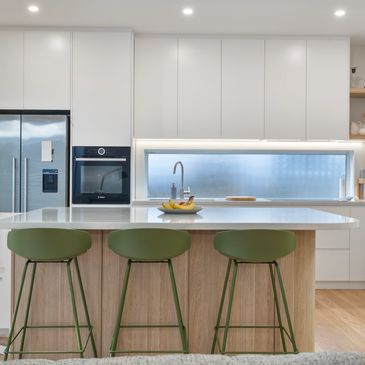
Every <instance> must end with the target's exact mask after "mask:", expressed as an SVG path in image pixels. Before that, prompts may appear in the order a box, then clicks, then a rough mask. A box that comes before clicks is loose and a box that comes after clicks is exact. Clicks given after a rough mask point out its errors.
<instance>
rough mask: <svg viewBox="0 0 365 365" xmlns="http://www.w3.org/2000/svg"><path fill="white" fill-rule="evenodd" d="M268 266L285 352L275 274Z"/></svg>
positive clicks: (284, 345)
mask: <svg viewBox="0 0 365 365" xmlns="http://www.w3.org/2000/svg"><path fill="white" fill-rule="evenodd" d="M269 267H270V277H271V284H272V290H273V293H274V302H275V309H276V315H277V317H278V322H279V326H280V337H281V343H282V345H283V351H284V352H287V351H286V343H285V334H284V329H283V322H282V321H281V313H280V307H279V301H278V293H277V290H276V285H275V276H274V271H273V268H272V264H271V263H270V264H269ZM274 325H275V324H274ZM274 352H276V351H275V348H274Z"/></svg>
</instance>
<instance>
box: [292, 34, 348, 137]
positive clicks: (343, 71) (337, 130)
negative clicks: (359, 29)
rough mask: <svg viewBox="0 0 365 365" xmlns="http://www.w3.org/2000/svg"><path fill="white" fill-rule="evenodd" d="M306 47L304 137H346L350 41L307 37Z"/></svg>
mask: <svg viewBox="0 0 365 365" xmlns="http://www.w3.org/2000/svg"><path fill="white" fill-rule="evenodd" d="M307 49H308V51H307V53H308V58H307V62H308V64H307V80H308V81H307V85H308V88H307V138H308V139H335V140H336V139H338V140H343V139H348V138H349V133H348V127H349V70H350V64H349V59H350V56H349V41H348V40H335V39H332V40H331V39H326V40H308V42H307ZM293 81H294V82H295V79H294V80H293Z"/></svg>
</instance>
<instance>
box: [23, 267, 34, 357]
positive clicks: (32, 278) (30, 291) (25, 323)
mask: <svg viewBox="0 0 365 365" xmlns="http://www.w3.org/2000/svg"><path fill="white" fill-rule="evenodd" d="M36 269H37V263H36V262H33V270H32V277H31V280H30V286H29V294H28V301H27V307H26V311H25V317H24V327H23V333H22V339H21V342H20V349H19V352H20V354H19V359H22V358H23V354H22V352H23V349H24V341H25V333H26V331H27V326H28V319H29V310H30V302H31V301H32V294H33V286H34V278H35V272H36Z"/></svg>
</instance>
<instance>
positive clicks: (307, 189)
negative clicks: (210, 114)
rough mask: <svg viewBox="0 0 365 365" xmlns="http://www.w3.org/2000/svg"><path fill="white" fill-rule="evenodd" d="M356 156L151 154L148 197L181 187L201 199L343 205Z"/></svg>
mask: <svg viewBox="0 0 365 365" xmlns="http://www.w3.org/2000/svg"><path fill="white" fill-rule="evenodd" d="M351 154H352V152H347V151H339V152H334V151H331V152H329V153H328V152H325V153H323V152H308V151H303V152H277V151H273V152H270V151H265V152H247V151H244V152H242V151H239V152H212V151H209V152H196V151H194V152H191V153H190V152H181V151H179V152H176V151H162V152H161V151H145V157H146V159H147V160H146V162H147V195H148V197H149V198H160V197H161V198H166V197H169V195H170V187H171V184H172V183H175V184H176V186H177V190H178V191H179V188H180V177H181V170H180V168H178V170H177V172H176V175H174V174H173V166H174V164H175V162H176V161H181V162H182V163H183V164H184V170H185V187H187V186H190V188H191V193H192V194H193V195H195V197H197V198H224V197H225V196H227V195H253V196H256V197H258V198H266V199H337V198H338V194H339V179H340V177H341V176H346V172H347V164H348V163H349V158H350V157H351Z"/></svg>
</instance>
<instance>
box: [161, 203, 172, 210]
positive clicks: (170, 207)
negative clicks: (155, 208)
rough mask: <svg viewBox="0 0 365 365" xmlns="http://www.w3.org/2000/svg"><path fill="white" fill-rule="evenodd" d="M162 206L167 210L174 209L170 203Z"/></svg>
mask: <svg viewBox="0 0 365 365" xmlns="http://www.w3.org/2000/svg"><path fill="white" fill-rule="evenodd" d="M162 206H163V207H164V208H165V209H173V207H172V206H171V205H170V204H169V203H162Z"/></svg>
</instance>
